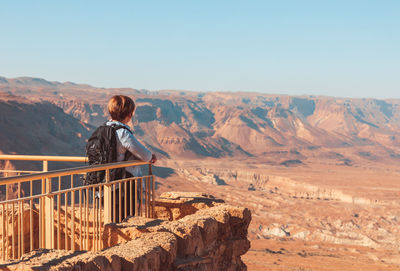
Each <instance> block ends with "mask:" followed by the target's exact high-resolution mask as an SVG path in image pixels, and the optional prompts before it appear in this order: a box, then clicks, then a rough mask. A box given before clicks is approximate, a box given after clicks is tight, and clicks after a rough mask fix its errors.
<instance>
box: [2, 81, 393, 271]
mask: <svg viewBox="0 0 400 271" xmlns="http://www.w3.org/2000/svg"><path fill="white" fill-rule="evenodd" d="M115 94H125V95H129V96H131V97H133V98H134V99H135V101H136V103H137V106H138V108H137V110H136V115H135V117H134V118H133V121H132V123H131V127H132V128H133V130H134V132H135V135H136V136H137V137H138V138H139V139H140V140H141V141H142V142H144V143H145V144H146V145H147V146H148V147H149V148H150V149H151V150H152V151H153V152H155V153H157V155H158V156H159V158H160V160H159V161H158V163H157V165H156V166H155V169H154V172H155V174H156V175H157V186H156V188H157V190H156V192H157V194H158V195H161V194H162V193H165V192H168V191H197V192H206V193H211V194H213V195H215V196H216V197H217V198H220V199H223V200H224V201H225V202H226V203H228V204H231V205H235V206H242V207H244V208H248V209H249V210H250V211H251V213H252V220H251V222H250V225H249V230H248V238H249V240H250V241H251V247H250V249H249V251H248V252H247V253H246V254H245V255H243V256H242V260H243V262H244V263H245V264H246V265H247V267H248V269H249V270H338V269H341V270H360V269H363V270H398V269H399V268H400V257H399V256H398V251H399V249H400V247H399V245H398V244H399V241H400V231H399V228H400V227H399V226H400V211H399V207H400V200H399V196H400V182H399V181H398V180H399V177H400V176H399V175H400V167H399V166H398V164H399V162H400V129H399V128H400V108H399V106H400V101H399V100H377V99H367V98H366V99H351V98H339V97H323V96H309V95H308V96H286V95H273V94H262V93H234V92H232V93H229V92H191V91H176V90H163V91H148V90H135V89H129V88H113V89H110V88H108V89H106V88H96V87H92V86H89V85H82V84H75V83H71V82H66V83H60V82H50V81H46V80H44V79H40V78H30V77H21V78H14V79H7V78H4V77H0V130H1V133H0V152H2V153H7V154H12V153H15V154H43V155H76V156H83V155H84V146H85V140H86V139H87V138H88V137H89V135H90V134H91V132H92V131H93V130H94V129H95V127H96V126H98V125H100V124H101V123H103V122H104V121H105V120H106V119H107V117H108V116H107V110H106V103H107V100H108V99H109V98H110V97H111V96H112V95H115ZM27 131H29V133H28V134H29V136H27ZM1 166H2V167H5V166H7V167H17V168H18V167H21V166H24V167H25V166H28V165H24V164H18V163H14V164H11V165H10V163H8V164H7V165H4V164H3V165H1ZM61 166H62V167H66V166H72V165H68V164H65V165H61ZM74 166H76V165H74ZM32 168H34V166H32Z"/></svg>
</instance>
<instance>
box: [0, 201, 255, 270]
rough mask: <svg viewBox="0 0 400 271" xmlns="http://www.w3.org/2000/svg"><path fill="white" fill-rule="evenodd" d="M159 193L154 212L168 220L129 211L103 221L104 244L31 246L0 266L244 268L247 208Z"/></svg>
mask: <svg viewBox="0 0 400 271" xmlns="http://www.w3.org/2000/svg"><path fill="white" fill-rule="evenodd" d="M160 198H161V199H160V200H159V201H158V202H157V215H158V216H160V217H163V218H166V217H168V219H169V220H162V219H146V218H141V217H132V218H128V219H126V220H125V221H124V222H123V223H120V224H109V225H106V227H105V229H104V233H103V244H104V246H105V247H109V248H107V249H104V250H102V251H99V252H97V253H94V252H82V251H79V252H68V251H56V250H43V249H42V250H36V251H33V252H31V253H30V254H27V255H24V256H23V257H22V258H21V259H20V260H18V261H13V262H7V263H6V264H4V265H2V266H0V270H38V269H40V270H246V266H245V265H244V263H243V262H242V260H241V255H243V254H245V253H246V252H247V250H248V249H249V248H250V242H249V240H247V229H248V226H249V223H250V220H251V214H250V211H249V210H248V209H246V208H241V207H234V206H231V205H227V204H224V203H223V202H222V201H221V200H218V199H215V198H214V197H212V196H209V195H205V194H199V193H197V194H194V193H189V194H185V193H167V194H163V195H161V197H160ZM168 213H173V214H177V215H172V216H168V215H167V214H168ZM174 219H177V220H174Z"/></svg>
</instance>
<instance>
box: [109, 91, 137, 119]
mask: <svg viewBox="0 0 400 271" xmlns="http://www.w3.org/2000/svg"><path fill="white" fill-rule="evenodd" d="M107 108H108V113H110V116H111V118H112V119H113V120H117V121H123V120H124V119H125V118H126V117H127V116H129V115H130V114H131V113H133V111H135V102H134V101H133V100H132V99H131V98H129V97H128V96H124V95H115V96H113V97H112V98H111V99H110V101H108V105H107Z"/></svg>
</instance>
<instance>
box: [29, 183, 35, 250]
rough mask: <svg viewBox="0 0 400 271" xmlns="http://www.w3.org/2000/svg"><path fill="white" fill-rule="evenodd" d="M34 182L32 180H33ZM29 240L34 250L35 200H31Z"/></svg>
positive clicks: (31, 248)
mask: <svg viewBox="0 0 400 271" xmlns="http://www.w3.org/2000/svg"><path fill="white" fill-rule="evenodd" d="M31 183H32V182H31ZM29 230H30V234H29V242H30V250H31V251H32V250H34V241H33V200H32V199H31V200H30V208H29Z"/></svg>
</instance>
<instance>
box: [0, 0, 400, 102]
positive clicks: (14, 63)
mask: <svg viewBox="0 0 400 271" xmlns="http://www.w3.org/2000/svg"><path fill="white" fill-rule="evenodd" d="M0 75H1V76H6V77H18V76H33V77H41V78H44V79H47V80H50V81H61V82H64V81H73V82H76V83H88V84H92V85H94V86H99V87H132V88H138V89H150V90H159V89H186V90H202V91H215V90H218V91H257V92H265V93H285V94H321V95H330V96H346V97H377V98H400V1H399V0H392V1H391V0H381V1H378V0H375V1H368V0H364V1H361V0H360V1H355V0H354V1H352V0H347V1H341V0H334V1H321V0H318V1H317V0H316V1H307V0H302V1H300V0H293V1H285V0H282V1H277V0H276V1H267V0H265V1H251V0H248V1H234V0H226V1H223V0H212V1H208V0H201V1H194V0H186V1H184V0H182V1H174V0H168V1H167V0H161V1H99V0H97V1H90V0H84V1H54V0H53V1H32V0H30V1H18V0H13V1H2V3H1V7H0Z"/></svg>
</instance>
